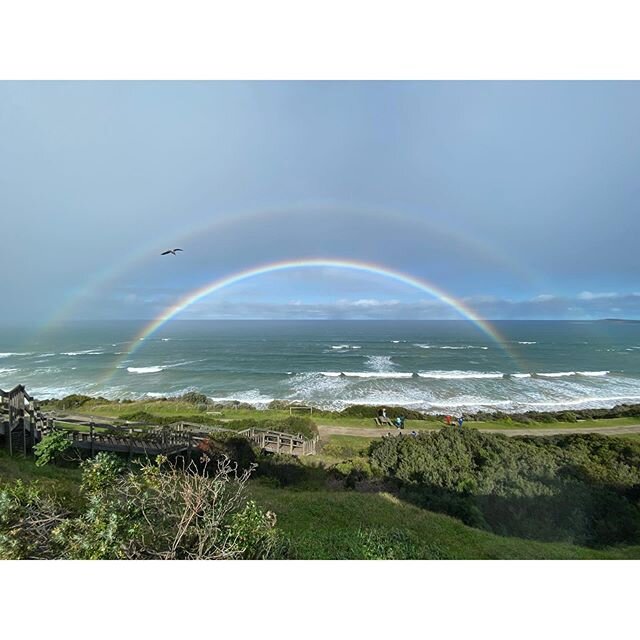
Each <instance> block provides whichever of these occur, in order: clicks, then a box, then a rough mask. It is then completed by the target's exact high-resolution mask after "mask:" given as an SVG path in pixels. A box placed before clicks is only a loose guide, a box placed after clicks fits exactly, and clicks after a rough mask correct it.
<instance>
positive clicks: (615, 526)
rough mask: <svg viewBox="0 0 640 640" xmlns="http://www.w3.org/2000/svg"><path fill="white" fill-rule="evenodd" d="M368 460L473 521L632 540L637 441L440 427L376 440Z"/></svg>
mask: <svg viewBox="0 0 640 640" xmlns="http://www.w3.org/2000/svg"><path fill="white" fill-rule="evenodd" d="M369 458H370V462H371V467H372V469H373V471H374V472H375V473H377V474H379V475H381V476H383V477H386V478H390V479H393V480H394V481H395V482H396V483H397V484H398V485H399V486H400V487H401V488H402V490H403V493H404V495H405V496H406V497H407V498H408V499H410V500H412V501H414V502H416V503H418V504H420V505H421V506H424V507H427V508H429V509H431V510H435V511H442V512H445V513H448V514H450V515H453V516H455V517H458V518H461V519H462V520H463V521H464V522H465V523H467V524H470V525H473V526H476V527H481V528H486V529H489V530H492V531H494V532H496V533H500V534H505V535H516V536H520V537H529V538H538V539H542V540H570V541H573V542H577V543H581V544H589V545H609V544H616V543H621V542H636V541H638V540H640V502H639V497H640V443H634V442H630V441H626V440H623V439H619V438H608V437H604V436H598V435H578V434H574V435H568V436H557V437H554V438H508V437H506V436H502V435H495V434H484V433H480V432H478V431H475V430H472V429H463V430H453V429H442V430H440V431H436V432H431V433H422V434H420V435H419V436H417V437H412V436H400V437H392V438H383V439H382V440H380V441H378V442H374V443H372V445H371V447H370V452H369Z"/></svg>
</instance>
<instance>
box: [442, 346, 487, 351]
mask: <svg viewBox="0 0 640 640" xmlns="http://www.w3.org/2000/svg"><path fill="white" fill-rule="evenodd" d="M438 348H439V349H455V350H458V349H484V350H485V351H486V350H487V349H488V348H489V347H480V346H476V345H473V344H466V345H464V346H449V345H445V346H443V347H438Z"/></svg>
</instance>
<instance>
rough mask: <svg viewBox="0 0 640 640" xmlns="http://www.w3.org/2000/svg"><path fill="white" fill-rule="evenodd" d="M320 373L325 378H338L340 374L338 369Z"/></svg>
mask: <svg viewBox="0 0 640 640" xmlns="http://www.w3.org/2000/svg"><path fill="white" fill-rule="evenodd" d="M320 375H321V376H324V377H325V378H339V377H340V376H341V375H342V372H340V371H320Z"/></svg>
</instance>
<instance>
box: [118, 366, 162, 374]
mask: <svg viewBox="0 0 640 640" xmlns="http://www.w3.org/2000/svg"><path fill="white" fill-rule="evenodd" d="M165 368H166V367H158V366H156V367H127V371H128V372H129V373H160V372H161V371H164V370H165Z"/></svg>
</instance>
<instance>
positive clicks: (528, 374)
mask: <svg viewBox="0 0 640 640" xmlns="http://www.w3.org/2000/svg"><path fill="white" fill-rule="evenodd" d="M509 377H511V378H530V377H531V374H530V373H510V374H509Z"/></svg>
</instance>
